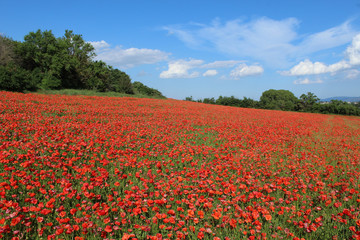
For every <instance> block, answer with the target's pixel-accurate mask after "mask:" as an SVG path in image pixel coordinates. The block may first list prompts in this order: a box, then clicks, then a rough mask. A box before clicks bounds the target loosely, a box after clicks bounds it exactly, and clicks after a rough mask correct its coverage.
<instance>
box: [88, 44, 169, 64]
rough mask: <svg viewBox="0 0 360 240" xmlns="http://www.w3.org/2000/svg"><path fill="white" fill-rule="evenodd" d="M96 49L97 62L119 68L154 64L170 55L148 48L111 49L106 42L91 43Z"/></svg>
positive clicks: (117, 47)
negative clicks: (100, 61)
mask: <svg viewBox="0 0 360 240" xmlns="http://www.w3.org/2000/svg"><path fill="white" fill-rule="evenodd" d="M90 43H91V44H92V45H93V46H94V47H95V52H96V54H97V56H96V57H95V60H102V61H104V62H106V63H107V64H109V65H112V66H115V67H119V68H131V67H134V66H137V65H142V64H154V63H158V62H161V61H166V60H167V59H168V56H169V55H170V54H169V53H166V52H163V51H160V50H157V49H147V48H127V49H123V48H121V47H119V46H116V47H114V48H110V45H109V44H108V43H106V42H105V41H103V40H102V41H99V42H90Z"/></svg>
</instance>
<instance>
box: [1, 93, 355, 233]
mask: <svg viewBox="0 0 360 240" xmlns="http://www.w3.org/2000/svg"><path fill="white" fill-rule="evenodd" d="M359 163H360V118H358V117H345V116H335V115H320V114H309V113H294V112H281V111H268V110H256V109H243V108H234V107H225V106H216V105H207V104H200V103H194V102H188V101H178V100H171V99H168V100H156V99H135V98H112V97H90V96H63V95H40V94H21V93H11V92H0V237H1V238H2V239H77V240H79V239H123V240H126V239H139V240H142V239H151V240H160V239H214V240H219V239H232V240H236V239H360V213H359V212H360V192H359V191H360V180H359V179H360V169H359V168H360V165H359Z"/></svg>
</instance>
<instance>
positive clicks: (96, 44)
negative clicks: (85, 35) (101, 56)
mask: <svg viewBox="0 0 360 240" xmlns="http://www.w3.org/2000/svg"><path fill="white" fill-rule="evenodd" d="M88 43H90V44H91V45H93V47H94V48H95V50H96V51H99V50H101V49H104V48H108V47H110V44H108V43H107V42H105V41H104V40H101V41H95V42H88Z"/></svg>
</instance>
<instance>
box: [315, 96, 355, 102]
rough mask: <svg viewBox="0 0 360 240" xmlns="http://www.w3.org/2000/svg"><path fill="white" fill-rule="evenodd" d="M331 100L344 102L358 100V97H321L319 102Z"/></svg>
mask: <svg viewBox="0 0 360 240" xmlns="http://www.w3.org/2000/svg"><path fill="white" fill-rule="evenodd" d="M331 100H340V101H344V102H360V97H331V98H324V99H321V100H320V101H321V102H330V101H331Z"/></svg>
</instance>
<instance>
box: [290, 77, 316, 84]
mask: <svg viewBox="0 0 360 240" xmlns="http://www.w3.org/2000/svg"><path fill="white" fill-rule="evenodd" d="M313 83H323V81H322V80H321V79H320V78H317V79H315V80H310V79H309V78H302V79H301V78H300V79H297V80H295V81H294V84H313Z"/></svg>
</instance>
